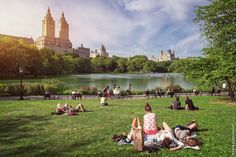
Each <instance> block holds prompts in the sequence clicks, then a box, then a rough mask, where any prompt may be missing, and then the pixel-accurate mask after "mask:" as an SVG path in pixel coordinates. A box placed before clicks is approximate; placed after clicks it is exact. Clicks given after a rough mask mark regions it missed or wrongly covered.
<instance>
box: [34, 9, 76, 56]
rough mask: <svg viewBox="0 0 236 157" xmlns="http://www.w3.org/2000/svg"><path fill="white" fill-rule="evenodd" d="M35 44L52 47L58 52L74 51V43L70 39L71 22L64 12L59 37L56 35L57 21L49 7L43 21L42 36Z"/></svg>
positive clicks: (40, 46) (39, 46) (60, 22)
mask: <svg viewBox="0 0 236 157" xmlns="http://www.w3.org/2000/svg"><path fill="white" fill-rule="evenodd" d="M35 45H36V46H37V47H38V48H39V49H41V48H48V49H52V50H54V51H56V52H60V53H67V52H73V49H72V43H71V42H70V40H69V24H68V23H67V21H66V19H65V16H64V13H63V12H62V15H61V18H60V21H59V37H58V38H57V37H55V21H54V20H53V17H52V15H51V12H50V9H49V8H48V11H47V14H46V16H45V17H44V19H43V21H42V36H40V37H39V38H37V39H36V41H35Z"/></svg>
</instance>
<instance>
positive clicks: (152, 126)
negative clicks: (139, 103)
mask: <svg viewBox="0 0 236 157" xmlns="http://www.w3.org/2000/svg"><path fill="white" fill-rule="evenodd" d="M144 110H145V115H144V116H143V127H142V130H143V132H144V138H145V139H147V138H148V136H153V135H155V134H156V133H158V128H157V123H156V114H155V113H153V112H152V107H151V106H150V105H149V104H148V103H146V105H145V106H144ZM136 126H137V118H133V121H132V126H131V131H130V132H129V134H128V136H127V140H126V141H128V142H131V141H132V140H134V137H133V132H134V130H135V128H136Z"/></svg>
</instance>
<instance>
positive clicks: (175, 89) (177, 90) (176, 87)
mask: <svg viewBox="0 0 236 157" xmlns="http://www.w3.org/2000/svg"><path fill="white" fill-rule="evenodd" d="M165 89H166V91H167V90H168V89H169V90H170V91H173V92H175V93H181V92H182V91H183V88H181V86H180V85H178V84H175V85H169V86H167V87H166V88H165Z"/></svg>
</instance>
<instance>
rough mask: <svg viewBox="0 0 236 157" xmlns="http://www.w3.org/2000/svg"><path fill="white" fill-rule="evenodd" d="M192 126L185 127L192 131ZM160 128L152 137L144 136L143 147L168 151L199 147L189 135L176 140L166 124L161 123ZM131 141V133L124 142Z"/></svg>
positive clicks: (196, 141)
mask: <svg viewBox="0 0 236 157" xmlns="http://www.w3.org/2000/svg"><path fill="white" fill-rule="evenodd" d="M132 125H133V124H132ZM194 125H195V124H193V125H189V126H187V128H191V129H193V128H194V127H195V126H194ZM162 128H163V129H162V130H160V131H159V132H157V133H156V134H154V135H146V134H144V146H146V147H150V146H153V145H156V146H159V147H162V148H168V149H170V151H176V150H180V149H183V148H185V147H186V148H193V147H195V146H198V145H199V142H198V140H197V139H196V138H193V137H191V136H189V135H187V136H185V138H184V139H183V140H182V141H180V140H179V139H177V138H176V137H175V135H174V132H173V130H172V129H171V128H170V127H169V125H168V124H167V123H166V122H163V126H162ZM139 129H140V128H139ZM175 131H176V133H177V137H179V138H181V137H180V136H179V134H178V133H179V132H178V130H177V129H175ZM132 140H133V137H132V132H130V133H129V134H128V136H127V140H126V141H127V142H129V143H130V142H131V141H132Z"/></svg>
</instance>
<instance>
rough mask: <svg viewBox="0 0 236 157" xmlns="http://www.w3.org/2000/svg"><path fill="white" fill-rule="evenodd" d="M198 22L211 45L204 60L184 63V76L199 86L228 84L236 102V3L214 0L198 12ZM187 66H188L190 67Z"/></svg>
mask: <svg viewBox="0 0 236 157" xmlns="http://www.w3.org/2000/svg"><path fill="white" fill-rule="evenodd" d="M195 14H196V18H195V20H194V21H195V22H196V23H198V24H199V26H200V31H201V34H202V36H203V37H205V39H206V40H207V42H208V45H207V47H206V48H204V49H203V52H204V53H203V55H204V57H198V58H195V59H194V58H193V59H189V60H186V61H189V62H185V63H186V64H185V65H184V66H185V67H188V68H184V69H183V70H184V73H185V75H186V76H187V77H189V78H192V79H194V77H195V81H196V82H198V83H208V84H211V85H217V86H221V84H222V83H224V82H227V85H228V90H229V95H230V96H231V100H234V91H235V89H236V77H235V76H236V64H235V61H236V23H235V22H236V16H235V15H236V9H235V0H212V1H210V2H209V4H208V5H206V6H198V7H197V8H196V10H195ZM187 64H188V65H187Z"/></svg>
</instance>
